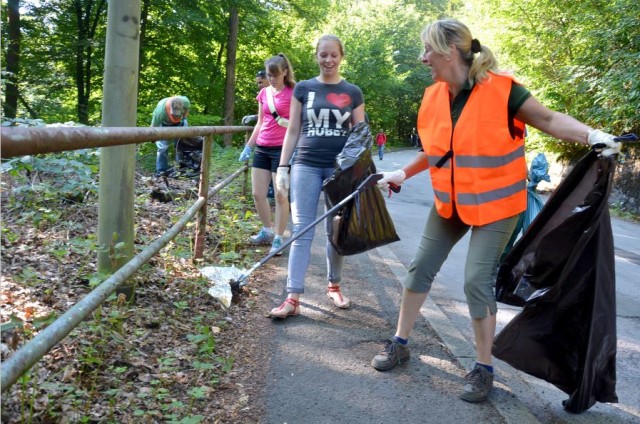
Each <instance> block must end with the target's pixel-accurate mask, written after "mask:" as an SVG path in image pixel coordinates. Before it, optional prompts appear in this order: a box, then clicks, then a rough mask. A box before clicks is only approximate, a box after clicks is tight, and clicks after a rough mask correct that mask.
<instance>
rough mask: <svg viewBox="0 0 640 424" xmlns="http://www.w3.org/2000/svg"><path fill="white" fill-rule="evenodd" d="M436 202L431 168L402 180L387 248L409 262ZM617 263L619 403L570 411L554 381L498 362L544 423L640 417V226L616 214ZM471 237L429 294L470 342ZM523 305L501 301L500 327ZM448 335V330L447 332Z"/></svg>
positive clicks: (396, 161) (385, 167)
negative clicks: (467, 280) (467, 285)
mask: <svg viewBox="0 0 640 424" xmlns="http://www.w3.org/2000/svg"><path fill="white" fill-rule="evenodd" d="M414 155H415V151H414V150H404V151H397V152H390V153H388V154H385V157H384V160H383V161H378V160H376V165H377V167H378V170H379V171H391V170H395V169H397V168H399V167H401V166H402V165H403V164H405V163H406V162H407V161H409V160H410V159H411V158H412V157H413V156H414ZM432 205H433V190H432V188H431V182H430V179H429V175H428V172H424V173H421V174H419V175H417V176H415V177H414V178H411V179H409V180H408V181H406V182H405V183H404V184H403V188H402V191H401V193H399V194H394V195H393V196H392V197H391V198H389V199H387V208H388V209H389V212H390V214H391V216H392V217H393V219H394V223H395V225H396V229H397V231H398V234H399V235H400V237H401V238H402V241H401V242H398V243H394V244H392V245H390V246H389V249H390V250H391V251H392V252H393V253H394V254H395V256H396V257H397V258H398V259H399V260H400V261H401V262H402V263H403V264H404V265H405V266H408V265H409V262H410V261H411V259H412V257H413V253H414V252H415V249H416V247H417V244H418V240H419V237H420V234H421V231H422V229H423V227H424V223H425V220H426V216H427V213H428V211H429V209H430V208H431V207H432ZM611 224H612V230H613V236H614V245H615V262H616V294H617V296H616V300H617V327H618V328H617V330H618V335H617V336H618V351H617V364H616V365H617V385H616V388H617V394H618V397H619V403H618V404H600V403H598V404H596V405H594V406H593V407H592V408H590V409H589V410H588V411H587V412H585V413H583V414H580V415H573V414H569V413H567V412H565V411H564V409H563V408H562V404H561V401H562V400H563V399H566V398H567V396H566V395H565V394H564V393H563V392H561V391H560V390H559V389H557V388H555V387H554V386H553V385H551V384H548V383H546V382H544V381H542V380H539V379H537V378H535V377H530V376H528V375H526V374H524V373H521V372H519V371H516V370H514V369H513V368H511V367H510V366H509V365H507V364H505V363H504V362H501V361H496V362H497V364H498V366H497V376H498V377H497V378H498V379H500V380H501V381H502V382H503V383H504V384H505V385H506V386H507V387H509V389H510V390H511V391H512V392H513V393H514V394H516V395H517V397H518V399H519V400H520V401H521V402H522V403H523V404H524V405H525V406H526V407H527V409H528V410H529V411H530V412H531V413H532V414H534V415H535V416H536V418H537V419H539V420H540V421H541V422H554V423H556V422H567V423H601V422H602V423H605V422H606V423H617V422H640V367H638V361H639V360H640V225H638V224H634V223H631V222H627V221H623V220H620V219H617V218H612V220H611ZM468 240H469V236H468V235H467V237H465V238H464V239H463V240H462V241H461V242H460V243H458V245H457V246H456V247H455V248H454V249H453V251H452V252H451V254H450V255H449V258H448V259H447V261H446V262H445V264H444V266H443V267H442V269H441V271H440V273H439V274H438V275H437V277H436V280H435V282H434V285H433V288H432V291H431V293H430V297H431V299H432V301H433V302H434V303H435V305H437V307H438V309H440V311H441V312H442V313H443V314H444V315H445V316H446V317H447V318H448V320H449V322H450V324H451V325H452V326H453V327H454V328H455V329H456V330H457V331H458V332H459V333H460V334H462V335H463V337H464V339H465V341H466V342H467V344H468V346H469V347H470V346H472V343H473V334H472V332H471V329H470V325H469V318H468V314H467V307H466V302H465V298H464V293H463V287H462V286H463V284H462V283H463V267H464V259H465V255H466V251H467V247H468ZM519 310H520V309H519V308H516V307H512V306H508V305H503V304H499V312H498V331H500V329H501V328H502V327H504V325H505V324H506V323H508V322H509V321H510V320H511V319H512V318H513V317H514V316H515V315H516V314H517V313H518V312H519ZM445 337H446V335H445Z"/></svg>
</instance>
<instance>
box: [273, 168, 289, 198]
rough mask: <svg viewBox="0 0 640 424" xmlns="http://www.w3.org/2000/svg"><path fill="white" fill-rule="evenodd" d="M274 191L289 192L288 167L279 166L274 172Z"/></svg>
mask: <svg viewBox="0 0 640 424" xmlns="http://www.w3.org/2000/svg"><path fill="white" fill-rule="evenodd" d="M276 190H278V191H284V192H288V191H289V167H288V166H279V167H278V170H277V171H276Z"/></svg>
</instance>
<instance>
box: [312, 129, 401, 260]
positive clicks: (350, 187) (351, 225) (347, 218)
mask: <svg viewBox="0 0 640 424" xmlns="http://www.w3.org/2000/svg"><path fill="white" fill-rule="evenodd" d="M372 145H373V137H371V132H370V130H369V125H367V124H366V123H365V122H360V123H358V124H356V125H355V126H354V127H353V129H352V130H351V132H350V134H349V138H348V139H347V142H346V143H345V146H344V148H343V149H342V151H341V152H340V153H339V154H338V156H336V163H335V166H336V169H335V171H334V173H333V175H332V176H331V177H329V178H327V179H326V180H325V181H324V183H323V186H322V187H323V189H324V192H325V199H326V202H327V206H328V207H329V208H331V207H333V206H334V205H336V204H338V203H340V201H342V199H344V198H345V197H347V196H349V195H350V194H351V193H353V192H354V191H355V190H356V189H357V187H358V186H359V185H360V183H362V182H363V181H364V180H365V179H366V178H367V177H368V176H369V175H371V174H375V173H376V167H375V164H374V163H373V160H372V159H371V146H372ZM331 219H332V225H331V226H330V229H329V240H330V241H331V244H332V245H333V247H334V248H335V249H336V251H337V252H338V254H340V255H343V256H347V255H355V254H357V253H362V252H366V251H367V250H370V249H373V248H375V247H379V246H383V245H385V244H388V243H392V242H394V241H398V240H400V238H399V237H398V234H397V233H396V230H395V227H394V225H393V221H392V220H391V216H390V215H389V212H388V211H387V205H386V203H385V201H384V197H383V196H382V193H381V192H380V190H379V189H378V187H375V186H373V187H368V188H366V189H365V190H363V191H362V192H361V193H360V194H358V195H356V196H355V197H354V199H353V200H352V201H351V202H348V203H347V204H346V205H345V206H344V207H342V208H341V209H340V210H338V211H337V212H336V214H335V215H334V216H333V217H332V218H331Z"/></svg>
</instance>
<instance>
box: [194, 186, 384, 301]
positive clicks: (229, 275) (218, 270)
mask: <svg viewBox="0 0 640 424" xmlns="http://www.w3.org/2000/svg"><path fill="white" fill-rule="evenodd" d="M380 179H382V174H371V175H369V176H368V177H367V178H366V179H365V180H364V181H363V182H362V183H361V184H360V185H359V186H358V188H356V190H355V191H354V192H353V193H351V194H350V195H348V196H347V197H345V198H344V199H342V200H341V201H340V202H339V203H337V204H335V205H334V206H333V207H332V208H331V209H329V210H327V211H326V212H325V213H323V214H322V215H320V216H319V217H317V218H316V219H315V221H313V222H312V223H311V224H309V225H307V226H306V227H304V228H303V229H302V230H300V231H298V232H297V233H295V234H294V235H293V236H291V238H289V240H287V241H286V242H285V243H283V244H282V246H280V248H278V249H276V250H274V251H273V252H270V253H269V254H268V255H267V256H265V257H264V258H262V259H261V260H260V261H259V262H256V263H255V264H254V265H253V266H252V267H251V268H249V269H248V270H246V271H241V273H240V274H239V275H237V274H238V271H240V270H238V269H237V268H235V267H207V268H208V269H207V270H206V271H205V269H203V270H201V271H202V272H203V274H205V275H206V274H208V277H209V278H210V279H212V280H213V282H214V287H212V288H211V289H210V290H209V294H210V295H211V296H213V297H215V298H216V299H218V300H220V302H221V303H223V304H225V305H226V306H229V304H230V303H231V297H232V293H233V292H234V291H235V292H237V291H238V290H239V289H240V288H242V287H243V286H245V285H246V284H247V283H248V277H249V275H251V273H252V272H253V271H255V270H256V269H258V268H259V267H261V266H262V265H264V264H265V263H266V262H267V261H268V260H269V259H271V258H273V257H274V256H276V255H277V254H278V253H280V252H282V251H283V250H284V249H286V248H287V247H288V246H289V245H290V244H291V243H293V242H294V241H295V240H297V239H298V238H300V237H301V236H302V235H303V234H305V233H306V232H308V231H309V230H311V229H312V228H314V227H315V226H316V225H317V224H318V223H319V222H320V221H322V220H323V219H325V218H326V217H328V216H329V215H331V214H333V213H335V212H336V211H338V210H339V209H340V208H342V207H343V206H345V205H346V204H347V203H349V202H350V201H351V200H353V198H354V197H356V196H357V195H358V194H360V193H361V192H362V191H364V190H365V189H367V188H369V187H372V186H375V185H376V184H377V182H378V181H379V180H380ZM234 273H235V274H236V275H237V276H235V277H234V276H233V274H234ZM221 276H222V278H224V279H226V280H227V281H228V284H224V280H223V281H216V280H217V279H219V278H220V277H221ZM214 288H215V289H216V290H214Z"/></svg>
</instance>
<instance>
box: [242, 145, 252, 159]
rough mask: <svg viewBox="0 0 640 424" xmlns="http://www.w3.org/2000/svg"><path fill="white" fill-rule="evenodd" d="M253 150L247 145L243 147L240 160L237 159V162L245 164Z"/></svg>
mask: <svg viewBox="0 0 640 424" xmlns="http://www.w3.org/2000/svg"><path fill="white" fill-rule="evenodd" d="M252 150H253V149H252V148H251V147H249V145H248V144H247V145H245V146H244V150H242V153H240V158H239V159H238V162H246V161H248V160H249V158H250V157H251V151H252Z"/></svg>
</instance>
